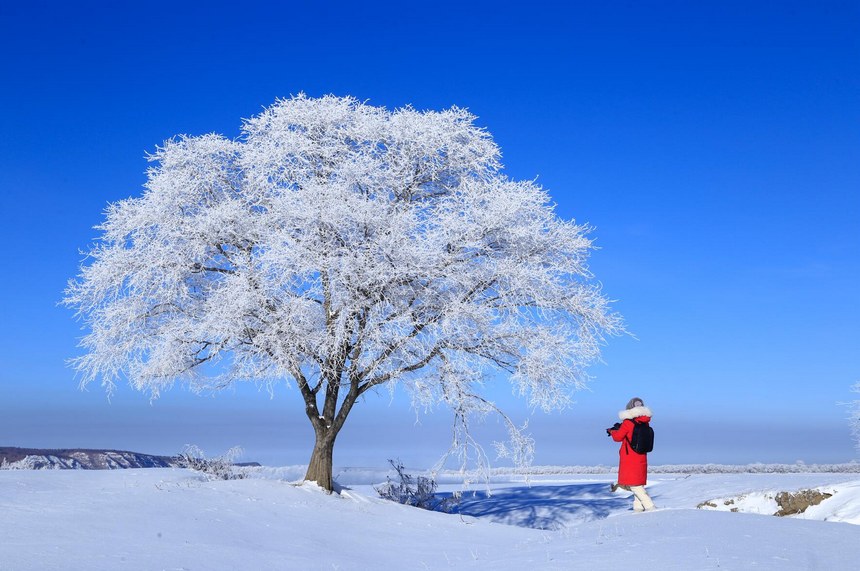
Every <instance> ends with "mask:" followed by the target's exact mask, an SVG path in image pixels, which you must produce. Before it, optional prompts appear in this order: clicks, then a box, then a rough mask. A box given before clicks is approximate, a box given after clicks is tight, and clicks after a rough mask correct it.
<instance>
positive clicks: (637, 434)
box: [630, 419, 654, 454]
mask: <svg viewBox="0 0 860 571" xmlns="http://www.w3.org/2000/svg"><path fill="white" fill-rule="evenodd" d="M631 420H632V419H631ZM630 448H632V449H633V451H634V452H636V453H637V454H647V453H649V452H651V451H652V450H654V429H653V428H651V425H650V424H648V423H647V422H637V421H635V420H633V433H632V434H631V435H630Z"/></svg>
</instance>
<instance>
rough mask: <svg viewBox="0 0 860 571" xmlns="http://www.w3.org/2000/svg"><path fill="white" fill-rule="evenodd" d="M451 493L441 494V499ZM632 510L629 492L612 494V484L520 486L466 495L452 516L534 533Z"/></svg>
mask: <svg viewBox="0 0 860 571" xmlns="http://www.w3.org/2000/svg"><path fill="white" fill-rule="evenodd" d="M452 495H453V494H451V493H440V494H437V497H439V498H440V499H447V498H450V497H451V496H452ZM631 507H632V500H631V494H630V493H629V492H620V491H619V492H616V493H612V492H610V491H609V483H608V482H607V483H593V482H591V483H582V484H567V485H561V486H517V487H511V488H502V489H498V490H493V491H492V492H490V493H488V492H486V491H474V492H468V493H464V494H463V495H462V497H461V498H460V501H459V503H455V504H454V508H453V509H452V510H451V513H458V514H461V515H467V516H473V517H478V518H481V519H484V520H488V521H493V522H496V523H504V524H507V525H517V526H520V527H531V528H534V529H547V530H555V529H560V528H563V527H567V526H568V525H570V524H572V523H582V522H585V521H592V520H597V519H604V518H607V517H609V515H610V514H612V513H617V512H622V511H626V510H628V509H630V508H631Z"/></svg>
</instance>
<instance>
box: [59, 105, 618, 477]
mask: <svg viewBox="0 0 860 571" xmlns="http://www.w3.org/2000/svg"><path fill="white" fill-rule="evenodd" d="M474 121H475V117H474V116H473V115H471V114H470V113H468V112H467V111H465V110H463V109H458V108H451V109H449V110H446V111H441V112H434V111H428V112H420V111H416V110H414V109H412V108H405V109H399V110H396V111H388V110H386V109H384V108H381V107H373V106H369V105H366V104H363V103H361V102H359V101H357V100H355V99H353V98H350V97H345V98H339V97H333V96H327V97H323V98H319V99H314V98H309V97H306V96H304V95H299V96H297V97H293V98H291V99H286V100H279V101H277V102H276V103H275V104H273V105H272V106H271V107H269V108H268V109H266V110H265V111H264V112H262V113H261V114H260V115H258V116H256V117H253V118H251V119H248V120H246V121H245V122H244V124H243V127H242V135H241V136H240V137H239V138H238V139H237V140H230V139H226V138H224V137H222V136H219V135H214V134H210V135H203V136H198V137H190V136H181V137H176V138H174V139H171V140H168V141H166V142H165V143H164V146H162V147H158V148H157V150H156V152H155V153H154V154H153V155H151V156H150V157H149V160H150V161H151V162H152V164H153V166H152V167H151V168H150V169H149V170H148V173H147V175H148V180H147V182H146V184H145V190H144V193H143V195H142V196H141V197H140V198H129V199H127V200H123V201H120V202H118V203H115V204H111V205H110V206H109V207H108V209H107V212H106V217H105V221H104V223H103V224H101V225H100V226H98V227H97V228H98V229H99V230H101V232H102V234H101V236H100V239H99V241H98V242H97V244H96V245H94V246H93V247H92V249H91V250H90V251H89V252H88V261H87V262H85V264H84V266H83V267H82V269H81V273H80V275H79V276H78V278H77V279H76V280H72V281H71V282H70V283H69V286H68V288H67V290H66V296H65V300H64V301H65V303H66V305H68V306H70V307H72V308H74V309H76V310H77V312H78V315H79V316H80V317H81V318H82V319H83V321H84V323H85V327H86V329H87V334H86V336H85V337H84V338H83V341H82V347H83V348H84V353H83V354H82V356H80V357H78V358H76V359H74V361H73V362H74V366H75V368H76V369H77V370H78V371H79V372H80V373H81V374H82V384H83V385H86V384H88V383H90V382H91V381H93V380H96V379H98V380H100V381H101V383H102V384H103V385H104V386H105V387H106V388H107V390H108V391H110V390H112V388H113V387H114V386H115V383H116V382H117V381H118V380H120V379H123V378H125V379H127V380H128V382H129V383H130V384H131V385H132V386H134V387H135V388H136V389H139V390H141V391H146V392H149V393H150V394H151V395H152V396H153V397H157V396H158V395H159V393H160V392H161V391H162V390H164V389H166V388H168V387H170V386H171V385H172V384H173V383H174V382H175V381H180V382H183V383H187V384H188V385H189V386H190V387H192V388H194V389H197V390H202V389H209V388H222V387H226V386H228V385H230V384H231V383H233V382H235V381H240V380H243V381H244V380H253V381H257V382H273V381H275V380H285V381H287V382H292V383H295V385H296V386H297V387H298V390H299V391H301V395H302V397H303V399H304V405H305V414H306V415H307V417H308V419H309V420H310V422H311V424H312V425H313V428H314V430H315V434H316V442H315V445H314V449H313V453H312V456H311V460H310V464H309V467H308V472H307V475H306V478H307V479H308V480H315V481H317V482H318V483H319V484H320V485H321V486H323V487H324V488H327V489H331V462H332V450H333V446H334V441H335V437H336V436H337V434H338V432H339V431H340V430H341V428H342V427H343V425H344V421H345V420H346V418H347V416H348V415H349V412H350V410H351V409H352V407H353V405H354V404H355V403H356V401H357V400H358V398H359V397H361V396H362V395H363V394H365V393H367V392H368V391H370V390H372V389H374V388H375V387H380V386H382V385H386V386H387V387H389V388H391V389H392V390H393V387H394V386H395V384H396V385H399V386H401V387H403V388H404V389H406V390H407V391H410V393H411V395H412V396H413V402H414V404H415V406H416V407H418V408H432V407H433V406H434V405H436V404H439V403H442V404H444V405H447V406H448V407H450V408H451V409H452V410H453V412H454V418H455V419H456V422H455V441H456V444H457V445H458V446H460V447H466V446H469V445H470V444H473V443H472V442H471V439H470V437H469V435H468V434H469V432H468V424H467V423H468V419H469V418H471V417H473V416H474V415H475V414H477V415H478V416H480V415H483V414H486V413H487V412H493V411H496V408H495V406H494V405H493V403H492V402H490V401H488V400H486V399H485V398H484V397H482V396H481V392H482V384H483V382H484V381H485V380H486V379H488V378H490V377H491V376H495V375H498V374H499V373H500V372H501V373H502V374H504V376H506V377H507V378H509V379H510V382H511V383H512V385H513V387H514V391H515V392H516V393H518V394H519V395H521V396H523V397H525V398H527V399H528V401H529V403H530V404H532V405H533V406H536V407H540V408H542V409H546V410H548V409H553V408H558V407H562V406H564V405H565V404H567V403H568V399H569V393H570V391H571V390H572V389H576V388H579V387H581V386H583V384H584V383H585V381H586V380H587V378H588V376H587V374H586V372H585V370H586V367H587V365H588V364H590V363H591V362H592V361H594V360H595V359H596V358H597V357H598V354H599V346H600V345H601V343H602V342H603V340H604V337H605V336H606V335H614V334H617V333H619V332H620V331H621V330H622V324H621V321H620V318H619V317H618V316H617V315H616V314H614V313H613V312H612V311H611V309H610V308H609V307H608V301H607V299H606V298H605V297H604V296H603V295H602V294H601V292H600V289H599V286H598V285H597V284H596V283H594V282H593V281H592V279H591V275H590V273H589V271H588V268H587V265H586V260H587V257H588V255H589V253H590V250H591V247H592V245H591V241H590V240H589V238H588V237H587V234H588V231H589V228H587V227H585V226H582V225H577V224H575V223H573V222H570V221H566V220H561V219H560V218H559V217H557V216H556V215H555V214H554V212H553V206H552V204H551V202H550V199H549V196H548V195H547V193H546V192H545V191H544V190H543V189H541V188H540V187H539V186H538V185H537V184H535V183H534V182H532V181H514V180H510V179H509V178H507V177H506V176H504V175H503V174H502V172H501V164H500V162H499V157H500V153H499V148H498V147H497V146H496V144H495V143H494V142H493V140H492V138H491V137H490V135H489V133H487V132H486V131H485V130H483V129H481V128H479V127H477V126H475V124H474ZM508 425H509V428H510V429H511V432H512V436H513V439H512V442H514V444H517V445H518V447H514V449H513V450H507V452H508V453H510V454H511V455H512V456H513V457H514V458H515V459H516V460H518V461H521V462H526V461H528V460H529V457H530V454H529V448H530V446H531V441H530V439H528V438H525V437H523V436H522V435H521V434H520V433H519V432H518V429H517V427H515V426H514V425H513V424H511V423H510V422H508Z"/></svg>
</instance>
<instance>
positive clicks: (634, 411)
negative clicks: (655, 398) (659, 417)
mask: <svg viewBox="0 0 860 571" xmlns="http://www.w3.org/2000/svg"><path fill="white" fill-rule="evenodd" d="M640 416H647V417H648V418H651V417H652V416H653V415H652V414H651V409H650V408H648V407H647V406H634V407H633V408H630V409H627V410H622V411H621V412H619V413H618V418H620V419H621V420H633V419H634V418H639V417H640Z"/></svg>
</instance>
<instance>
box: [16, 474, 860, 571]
mask: <svg viewBox="0 0 860 571" xmlns="http://www.w3.org/2000/svg"><path fill="white" fill-rule="evenodd" d="M842 466H844V467H846V468H845V469H846V471H832V472H825V473H822V472H809V471H807V472H799V471H793V470H790V469H786V470H785V471H768V472H764V471H762V472H758V473H751V472H749V471H747V472H744V473H741V472H740V471H738V473H730V471H729V470H726V471H724V472H723V473H705V472H706V471H707V470H704V469H703V470H690V471H689V473H662V472H659V473H655V474H653V476H652V478H651V479H650V481H649V489H650V491H651V494H652V496H653V498H654V500H655V502H656V503H657V504H658V508H659V509H658V511H656V512H653V513H644V514H638V513H633V512H632V511H631V510H630V507H631V499H630V498H629V497H627V495H625V494H611V493H610V492H609V483H610V482H611V481H612V479H613V478H612V474H610V473H597V472H596V471H595V473H573V472H570V471H568V470H565V469H559V470H557V471H556V473H552V470H551V469H546V470H545V473H542V474H538V475H532V476H530V477H528V478H526V477H524V476H522V475H517V474H511V473H508V474H507V475H506V474H504V473H503V472H502V471H501V470H499V471H496V472H495V473H494V474H493V476H492V478H491V482H490V484H489V485H487V484H484V485H479V484H477V483H475V484H473V485H472V486H471V488H470V490H467V491H466V492H465V493H464V494H463V496H462V498H461V500H460V502H459V504H458V506H457V510H456V511H455V512H454V513H440V512H433V511H427V510H421V509H416V508H414V507H409V506H404V505H400V504H397V503H394V502H391V501H387V500H384V499H381V498H380V497H379V496H378V494H377V493H376V491H375V488H378V487H379V486H380V484H382V483H384V482H386V481H387V479H388V477H389V476H391V472H389V471H385V470H380V469H377V470H373V469H350V470H336V479H337V483H338V487H339V490H340V491H339V493H334V494H327V493H325V492H324V491H323V490H322V489H321V488H319V487H317V486H316V485H314V484H310V483H304V484H299V483H296V482H295V481H293V480H300V479H301V477H302V475H303V468H304V467H299V466H296V467H283V468H243V469H242V470H243V471H244V476H245V477H244V478H242V479H237V480H216V479H212V478H210V477H208V476H207V475H206V474H203V473H200V472H195V471H191V470H184V469H177V468H154V469H132V470H103V471H82V470H39V471H36V470H4V471H0V510H2V511H3V513H4V514H5V516H4V517H3V518H2V520H0V536H2V537H3V542H2V543H0V568H2V569H3V570H10V571H12V570H16V571H17V570H37V569H38V570H40V571H43V570H51V569H63V570H66V569H88V570H114V569H175V570H180V569H185V570H191V569H206V570H221V569H224V570H227V569H231V570H232V569H302V570H315V569H320V570H321V569H329V570H330V569H361V570H367V569H494V570H495V569H500V570H507V569H510V570H521V569H566V570H567V569H583V570H594V569H611V568H615V567H617V566H618V564H619V561H636V562H637V567H638V568H642V569H773V570H792V569H822V570H823V569H827V570H847V569H856V546H857V545H858V544H860V525H857V524H860V475H858V473H857V472H856V469H855V470H854V471H849V470H848V468H849V467H851V466H855V467H856V465H853V464H847V465H842ZM752 468H753V469H755V468H756V467H755V466H753V467H752ZM787 468H790V467H787ZM791 472H794V473H791ZM462 479H463V477H462V475H460V476H459V482H458V481H457V477H455V475H454V474H450V473H447V474H442V475H440V477H439V478H438V489H437V492H438V493H440V494H441V495H442V496H443V497H444V496H445V495H450V494H452V493H453V492H455V491H458V490H461V489H462ZM804 490H811V491H813V492H817V495H820V496H821V497H822V498H823V497H824V496H828V497H826V498H825V499H822V500H820V502H819V503H818V504H817V505H812V506H810V507H808V509H806V510H805V511H804V512H803V513H799V514H796V515H791V516H788V517H774V516H773V515H771V514H772V513H774V512H775V511H776V510H777V509H778V505H777V503H776V502H775V498H776V497H777V495H778V494H780V492H800V491H804ZM732 509H736V511H737V512H738V513H731V510H732Z"/></svg>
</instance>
